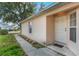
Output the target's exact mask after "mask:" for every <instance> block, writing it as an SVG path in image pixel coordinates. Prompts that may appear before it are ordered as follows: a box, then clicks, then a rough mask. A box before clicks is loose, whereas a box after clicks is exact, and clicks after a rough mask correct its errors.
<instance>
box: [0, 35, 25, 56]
mask: <svg viewBox="0 0 79 59" xmlns="http://www.w3.org/2000/svg"><path fill="white" fill-rule="evenodd" d="M23 55H25V53H24V52H23V50H22V48H21V47H20V46H19V44H18V43H17V42H16V40H15V37H14V36H13V35H0V56H23Z"/></svg>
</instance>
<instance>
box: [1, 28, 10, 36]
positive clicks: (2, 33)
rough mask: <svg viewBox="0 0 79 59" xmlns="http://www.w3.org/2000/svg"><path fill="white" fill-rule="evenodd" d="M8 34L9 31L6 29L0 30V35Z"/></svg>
mask: <svg viewBox="0 0 79 59" xmlns="http://www.w3.org/2000/svg"><path fill="white" fill-rule="evenodd" d="M6 34H8V31H7V30H6V29H2V30H0V35H6Z"/></svg>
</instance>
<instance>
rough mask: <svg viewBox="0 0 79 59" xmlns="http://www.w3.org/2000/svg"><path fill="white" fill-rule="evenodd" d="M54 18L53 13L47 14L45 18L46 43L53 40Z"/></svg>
mask: <svg viewBox="0 0 79 59" xmlns="http://www.w3.org/2000/svg"><path fill="white" fill-rule="evenodd" d="M54 26H55V19H54V17H53V15H51V16H47V19H46V43H47V44H51V43H53V42H54V41H55V36H54V35H55V33H54V32H55V27H54Z"/></svg>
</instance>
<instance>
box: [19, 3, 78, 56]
mask: <svg viewBox="0 0 79 59" xmlns="http://www.w3.org/2000/svg"><path fill="white" fill-rule="evenodd" d="M20 23H21V34H22V35H25V36H27V37H28V38H30V39H32V40H35V41H37V42H40V43H44V44H52V43H54V42H61V43H64V44H65V46H67V47H68V48H69V49H70V50H71V51H73V52H74V53H75V54H76V55H79V3H77V2H58V3H56V4H55V5H52V6H49V7H48V8H46V9H44V10H42V11H40V13H38V14H34V15H32V16H30V17H28V18H27V19H25V20H22V21H21V22H20Z"/></svg>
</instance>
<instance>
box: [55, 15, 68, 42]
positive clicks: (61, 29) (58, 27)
mask: <svg viewBox="0 0 79 59" xmlns="http://www.w3.org/2000/svg"><path fill="white" fill-rule="evenodd" d="M66 28H67V17H66V16H57V17H56V18H55V40H56V41H59V42H62V43H66V42H67V32H66Z"/></svg>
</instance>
